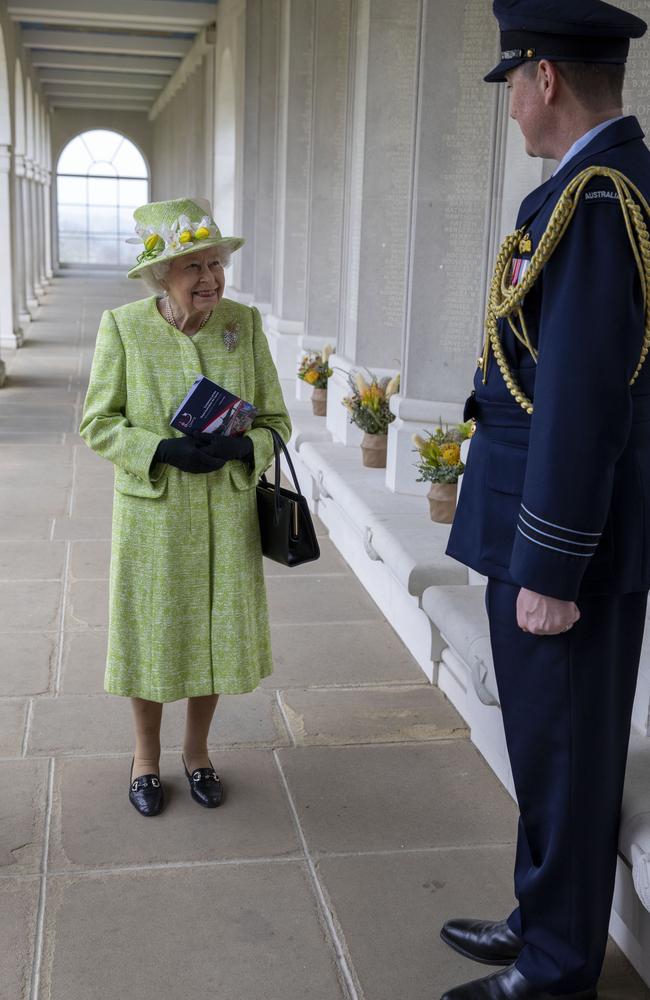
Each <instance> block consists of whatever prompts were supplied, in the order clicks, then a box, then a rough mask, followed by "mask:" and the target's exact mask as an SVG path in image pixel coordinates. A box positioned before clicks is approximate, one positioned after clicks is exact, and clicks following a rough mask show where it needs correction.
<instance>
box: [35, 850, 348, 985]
mask: <svg viewBox="0 0 650 1000" xmlns="http://www.w3.org/2000/svg"><path fill="white" fill-rule="evenodd" d="M47 918H48V919H47V951H46V961H45V963H44V969H43V993H44V996H47V997H48V1000H77V998H79V1000H82V998H83V1000H90V998H92V1000H161V998H163V997H165V998H167V997H169V998H170V1000H185V998H191V1000H215V998H224V1000H226V998H227V1000H305V998H306V997H309V1000H341V998H342V997H343V996H344V994H343V992H342V990H341V987H340V985H339V980H338V976H337V971H336V967H335V964H334V961H333V957H332V952H331V950H330V948H329V946H328V943H327V941H326V939H325V933H324V931H323V929H322V927H321V924H320V920H319V915H318V912H317V909H316V905H315V902H314V898H313V895H312V893H311V889H310V886H309V883H308V877H307V874H306V872H305V871H304V869H303V868H302V866H301V865H300V864H298V863H295V862H293V863H275V864H273V863H272V864H247V865H226V866H217V867H211V868H189V869H188V868H185V869H167V870H162V871H161V870H158V871H154V872H142V873H140V872H138V873H129V874H115V875H92V876H84V877H76V878H70V877H65V876H56V877H54V878H51V879H49V880H48V906H47Z"/></svg>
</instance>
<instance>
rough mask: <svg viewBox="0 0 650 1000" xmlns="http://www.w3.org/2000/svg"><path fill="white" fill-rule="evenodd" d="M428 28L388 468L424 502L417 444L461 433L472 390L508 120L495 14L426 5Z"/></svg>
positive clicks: (392, 483)
mask: <svg viewBox="0 0 650 1000" xmlns="http://www.w3.org/2000/svg"><path fill="white" fill-rule="evenodd" d="M420 17H421V22H420V23H421V30H420V33H419V37H420V52H419V58H418V62H419V79H418V98H417V113H416V148H415V171H414V184H413V192H412V199H411V209H410V218H411V232H410V246H409V263H408V279H407V295H406V303H405V305H406V311H405V320H406V322H405V336H404V341H403V349H402V362H401V366H402V388H401V395H400V396H399V397H396V398H395V399H394V400H393V403H392V407H393V412H394V413H395V414H396V416H397V419H396V421H395V422H394V423H393V424H392V425H391V428H390V432H389V460H388V469H387V485H388V486H389V488H390V489H392V490H394V491H397V492H403V493H414V494H418V493H425V492H426V491H427V489H428V484H426V483H423V484H418V483H416V481H415V480H416V475H417V474H416V472H415V469H414V461H415V456H414V453H413V445H412V442H411V438H412V435H413V434H414V433H420V434H422V432H423V431H432V430H434V429H435V427H436V425H437V424H438V421H439V420H440V419H442V420H443V422H449V423H457V422H459V421H460V420H461V419H462V404H463V402H464V400H465V398H466V397H467V396H468V395H469V392H470V391H471V388H472V384H471V383H472V378H473V375H474V367H475V362H476V358H477V356H478V352H479V349H480V342H481V338H482V329H483V313H484V303H485V294H486V285H487V275H488V270H489V267H490V262H491V260H492V258H493V256H494V255H493V253H492V252H491V248H490V238H491V234H492V229H493V226H491V225H490V217H491V211H492V209H493V196H494V194H495V192H494V190H493V188H494V184H495V183H497V184H499V183H500V179H501V166H502V163H501V157H502V146H503V125H504V121H505V120H506V119H504V117H503V111H504V109H503V107H502V103H503V102H502V91H503V88H500V87H496V86H488V85H487V84H485V83H484V82H483V79H482V76H483V71H484V69H485V71H487V69H489V68H490V67H491V66H492V64H493V62H494V59H495V48H496V28H495V22H494V18H493V16H492V12H491V9H490V6H489V5H487V4H485V3H484V2H483V0H469V2H468V3H466V4H444V5H441V4H439V3H436V2H435V0H421V3H420ZM450 38H453V39H457V41H458V44H457V45H455V46H450V45H449V39H450ZM497 161H498V162H497ZM533 186H534V185H533ZM495 235H496V234H495Z"/></svg>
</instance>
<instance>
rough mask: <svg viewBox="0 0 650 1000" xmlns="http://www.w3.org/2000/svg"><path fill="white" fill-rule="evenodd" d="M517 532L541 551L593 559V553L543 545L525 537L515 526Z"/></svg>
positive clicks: (519, 527) (519, 528) (527, 536)
mask: <svg viewBox="0 0 650 1000" xmlns="http://www.w3.org/2000/svg"><path fill="white" fill-rule="evenodd" d="M517 531H518V532H519V533H520V534H522V535H523V536H524V538H527V539H528V541H529V542H533V544H534V545H540V546H541V547H542V548H543V549H550V550H551V551H552V552H560V553H561V554H562V555H564V556H575V557H576V558H578V559H591V558H592V557H593V552H569V550H568V549H558V548H557V546H555V545H545V544H544V542H538V541H537V540H536V539H535V538H531V537H530V535H527V534H526V532H525V531H522V530H521V526H520V525H517Z"/></svg>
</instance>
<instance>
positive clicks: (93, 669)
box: [61, 629, 108, 694]
mask: <svg viewBox="0 0 650 1000" xmlns="http://www.w3.org/2000/svg"><path fill="white" fill-rule="evenodd" d="M107 642H108V632H107V631H106V629H79V630H78V631H75V632H66V633H64V636H63V658H62V664H61V693H62V694H103V692H104V668H105V666H106V646H107Z"/></svg>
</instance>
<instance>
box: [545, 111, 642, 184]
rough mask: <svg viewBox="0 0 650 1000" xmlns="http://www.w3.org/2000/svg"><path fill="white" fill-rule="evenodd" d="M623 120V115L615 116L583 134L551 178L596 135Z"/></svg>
mask: <svg viewBox="0 0 650 1000" xmlns="http://www.w3.org/2000/svg"><path fill="white" fill-rule="evenodd" d="M623 118H625V115H617V116H616V118H610V119H608V121H606V122H601V123H600V125H596V127H595V128H592V129H590V131H589V132H587V133H585V135H583V136H582V137H581V138H580V139H578V140H577V141H576V142H574V143H573V145H572V147H571V149H569V150H567V152H566V153H565V154H564V156H563V157H562V159H561V160H560V162H559V164H558V165H557V167H556V168H555V170H554V171H553V177H555V175H556V174H557V173H559V172H560V170H561V169H562V167H565V166H566V165H567V163H568V162H569V160H572V159H573V157H574V156H577V155H578V153H581V152H582V150H583V149H584V148H585V146H588V145H589V143H590V142H591V140H592V139H595V138H596V136H597V135H600V133H601V132H604V131H605V129H606V128H609V126H610V125H613V124H614V122H620V121H622V119H623Z"/></svg>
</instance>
